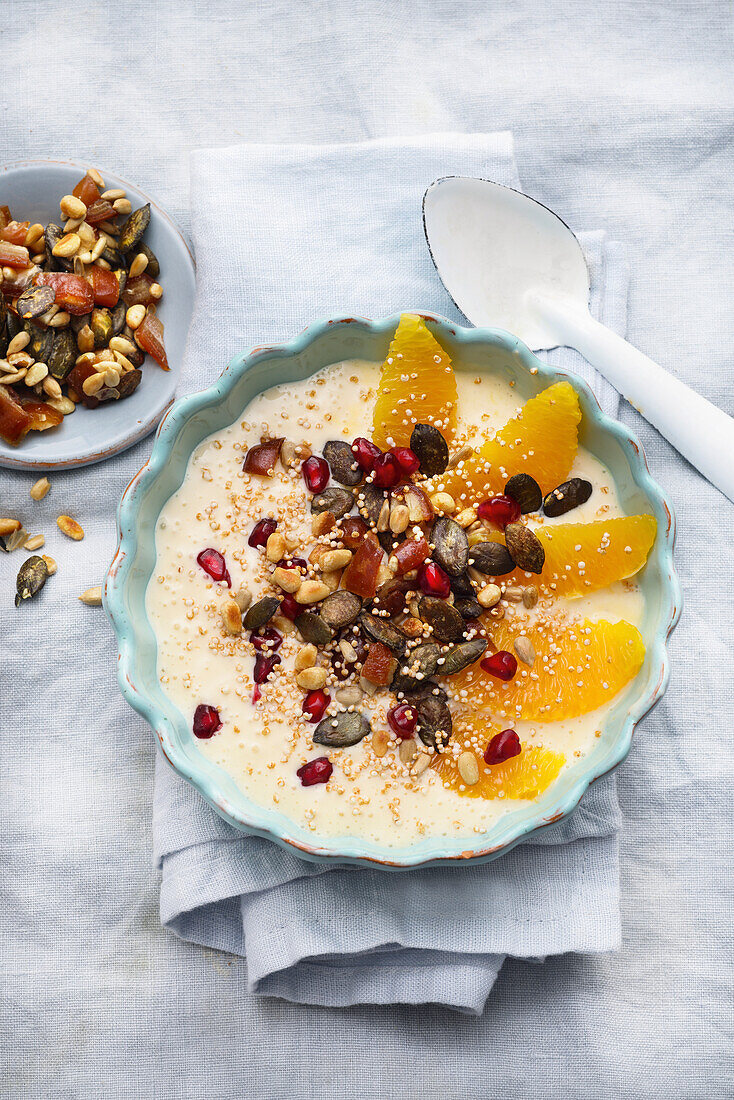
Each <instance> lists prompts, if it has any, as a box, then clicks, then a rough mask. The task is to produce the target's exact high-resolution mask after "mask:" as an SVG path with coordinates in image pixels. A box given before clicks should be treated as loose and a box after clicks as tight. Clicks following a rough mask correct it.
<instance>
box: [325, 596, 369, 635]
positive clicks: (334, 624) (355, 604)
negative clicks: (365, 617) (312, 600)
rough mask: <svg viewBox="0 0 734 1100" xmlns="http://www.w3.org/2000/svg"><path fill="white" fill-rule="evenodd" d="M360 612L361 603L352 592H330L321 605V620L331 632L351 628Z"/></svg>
mask: <svg viewBox="0 0 734 1100" xmlns="http://www.w3.org/2000/svg"><path fill="white" fill-rule="evenodd" d="M361 610H362V601H361V600H360V598H359V596H355V595H354V593H353V592H345V591H341V592H332V593H331V595H330V596H327V597H326V599H325V600H324V602H323V603H322V605H321V618H322V619H323V621H324V622H325V623H326V625H327V626H328V627H329V628H330V629H331V630H343V629H344V627H345V626H351V624H352V623H353V622H355V620H356V618H357V616H358V615H359V613H360V611H361Z"/></svg>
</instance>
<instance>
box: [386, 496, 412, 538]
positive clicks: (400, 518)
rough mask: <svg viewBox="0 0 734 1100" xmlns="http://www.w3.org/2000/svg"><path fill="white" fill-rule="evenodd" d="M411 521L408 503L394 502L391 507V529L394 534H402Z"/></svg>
mask: <svg viewBox="0 0 734 1100" xmlns="http://www.w3.org/2000/svg"><path fill="white" fill-rule="evenodd" d="M409 523H410V512H409V511H408V506H407V505H406V504H393V506H392V508H391V509H390V530H391V531H392V533H393V534H394V535H402V533H403V531H407V529H408V524H409Z"/></svg>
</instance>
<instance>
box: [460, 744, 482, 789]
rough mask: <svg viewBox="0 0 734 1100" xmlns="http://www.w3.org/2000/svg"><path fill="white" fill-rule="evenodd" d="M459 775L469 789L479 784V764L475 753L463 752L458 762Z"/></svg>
mask: <svg viewBox="0 0 734 1100" xmlns="http://www.w3.org/2000/svg"><path fill="white" fill-rule="evenodd" d="M456 765H457V767H458V769H459V775H460V776H461V778H462V779H463V780H464V782H465V783H466V785H467V786H468V787H473V786H474V784H475V783H478V782H479V764H478V763H477V758H476V756H475V755H474V753H473V752H462V753H461V755H460V756H459V759H458V760H457V761H456Z"/></svg>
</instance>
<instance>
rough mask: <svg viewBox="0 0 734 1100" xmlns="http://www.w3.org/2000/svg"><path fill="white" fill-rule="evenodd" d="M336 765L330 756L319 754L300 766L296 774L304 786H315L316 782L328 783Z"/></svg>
mask: <svg viewBox="0 0 734 1100" xmlns="http://www.w3.org/2000/svg"><path fill="white" fill-rule="evenodd" d="M333 770H334V767H333V765H332V763H331V760H329V757H328V756H318V757H317V758H316V759H315V760H309V762H308V764H304V765H303V767H302V768H299V769H298V771H297V772H296V775H297V776H298V778H299V779H300V780H301V783H302V784H303V786H304V787H313V785H314V784H315V783H328V782H329V779H330V778H331V773H332V772H333Z"/></svg>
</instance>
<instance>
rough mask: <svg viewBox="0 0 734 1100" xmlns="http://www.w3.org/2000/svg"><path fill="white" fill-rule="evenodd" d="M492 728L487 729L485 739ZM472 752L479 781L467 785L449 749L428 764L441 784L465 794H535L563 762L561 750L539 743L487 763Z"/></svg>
mask: <svg viewBox="0 0 734 1100" xmlns="http://www.w3.org/2000/svg"><path fill="white" fill-rule="evenodd" d="M474 721H475V722H476V716H475V719H474ZM454 728H456V726H455V727H454ZM495 732H497V731H495V730H493V729H488V735H487V741H489V739H490V737H492V735H493V734H494V733H495ZM475 755H476V758H477V764H478V765H479V781H478V782H477V783H475V784H474V785H473V786H471V787H468V786H467V785H466V784H465V783H464V781H463V779H462V778H461V776H460V775H459V771H458V768H457V766H456V761H455V760H454V758H453V756H451V754H450V753H441V754H439V755H437V756H434V758H433V760H432V762H431V766H432V767H433V768H434V769H435V771H436V772H438V774H439V775H440V776H441V779H442V780H443V783H444V785H445V786H448V787H451V788H452V789H453V790H455V791H456V792H457V794H461V795H465V796H466V797H467V798H537V797H538V795H539V794H542V793H543V791H545V790H547V788H548V787H549V786H550V785H551V783H552V782H553V780H554V779H555V778H556V777H557V776H558V773H559V772H560V770H561V768H562V767H563V765H564V764H565V763H566V758H565V756H564V755H563V753H560V752H554V751H553V749H547V748H545V747H544V746H543V745H525V746H524V747H523V750H522V752H521V753H519V755H518V756H513V757H511V758H510V759H509V760H505V762H504V763H503V764H493V765H492V766H491V767H490V766H489V765H487V764H485V763H484V759H483V757H482V756H481V755H478V754H475Z"/></svg>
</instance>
